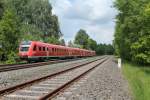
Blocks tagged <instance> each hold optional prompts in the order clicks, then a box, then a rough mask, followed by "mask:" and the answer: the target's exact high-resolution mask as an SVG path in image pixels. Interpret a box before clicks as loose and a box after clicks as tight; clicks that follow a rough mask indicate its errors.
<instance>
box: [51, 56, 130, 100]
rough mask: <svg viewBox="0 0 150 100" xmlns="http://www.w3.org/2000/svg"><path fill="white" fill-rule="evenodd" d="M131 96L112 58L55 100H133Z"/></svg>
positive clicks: (54, 99)
mask: <svg viewBox="0 0 150 100" xmlns="http://www.w3.org/2000/svg"><path fill="white" fill-rule="evenodd" d="M130 94H131V93H130V92H129V88H128V83H127V81H126V80H125V79H124V77H123V75H122V72H121V69H119V68H118V67H117V64H116V63H115V62H114V58H113V57H112V56H111V57H110V58H109V60H107V61H106V62H105V63H103V64H102V65H100V66H99V67H97V68H96V69H95V70H93V71H92V72H90V73H89V74H88V75H86V76H85V77H83V78H82V79H81V80H80V81H78V82H75V83H74V84H73V85H72V86H70V87H69V88H67V89H66V90H64V91H63V92H62V93H60V94H59V95H58V96H57V97H55V98H53V100H132V96H131V95H130Z"/></svg>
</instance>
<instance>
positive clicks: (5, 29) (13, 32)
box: [0, 9, 20, 60]
mask: <svg viewBox="0 0 150 100" xmlns="http://www.w3.org/2000/svg"><path fill="white" fill-rule="evenodd" d="M19 27H20V24H19V21H18V17H17V16H16V14H15V12H14V11H13V10H11V9H7V10H5V12H4V15H3V17H2V20H1V21H0V45H1V46H2V52H3V54H2V55H3V57H4V56H5V58H3V59H2V60H6V59H8V55H9V54H10V53H11V52H12V51H13V52H16V51H17V48H18V42H19V37H20V31H19V29H20V28H19Z"/></svg>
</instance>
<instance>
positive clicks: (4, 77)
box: [0, 57, 96, 89]
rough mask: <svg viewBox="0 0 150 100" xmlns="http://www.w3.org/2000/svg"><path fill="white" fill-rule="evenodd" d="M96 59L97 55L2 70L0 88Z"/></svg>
mask: <svg viewBox="0 0 150 100" xmlns="http://www.w3.org/2000/svg"><path fill="white" fill-rule="evenodd" d="M93 59H96V57H93V58H87V59H83V60H77V61H71V62H64V63H58V64H52V65H45V66H40V67H33V68H27V69H19V70H14V71H9V72H1V73H0V89H3V88H6V87H10V86H13V85H16V84H19V83H22V82H25V81H28V80H31V79H35V78H38V77H42V76H45V75H49V74H52V73H55V72H58V71H61V70H64V69H67V68H70V67H73V65H72V64H73V63H74V66H75V65H76V63H78V64H80V63H85V62H87V61H89V60H93Z"/></svg>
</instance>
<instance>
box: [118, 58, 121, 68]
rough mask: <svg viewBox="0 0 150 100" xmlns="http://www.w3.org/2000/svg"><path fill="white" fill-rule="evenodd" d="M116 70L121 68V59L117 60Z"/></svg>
mask: <svg viewBox="0 0 150 100" xmlns="http://www.w3.org/2000/svg"><path fill="white" fill-rule="evenodd" d="M118 68H121V58H119V59H118Z"/></svg>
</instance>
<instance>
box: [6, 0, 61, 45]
mask: <svg viewBox="0 0 150 100" xmlns="http://www.w3.org/2000/svg"><path fill="white" fill-rule="evenodd" d="M7 4H8V8H9V7H11V9H14V10H15V11H16V13H17V16H18V17H19V18H20V21H21V23H22V24H21V25H22V26H21V31H22V33H23V35H26V33H28V34H27V35H28V36H26V37H32V36H33V38H34V37H35V40H36V39H37V38H38V39H39V37H40V39H42V41H44V42H48V41H47V40H48V39H49V38H50V37H52V38H53V37H55V38H56V39H58V40H59V38H60V37H61V36H62V33H61V31H60V28H59V23H58V18H57V16H56V15H52V7H51V5H50V3H49V1H48V0H7ZM29 35H31V36H29ZM23 39H24V36H23ZM29 39H30V38H29ZM25 40H26V38H25Z"/></svg>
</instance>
